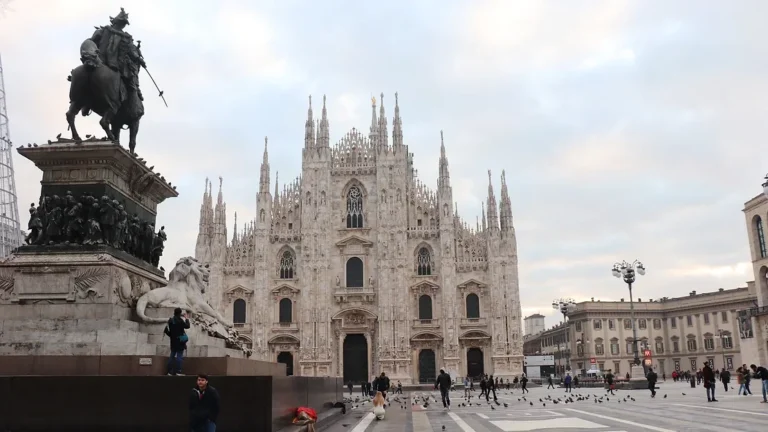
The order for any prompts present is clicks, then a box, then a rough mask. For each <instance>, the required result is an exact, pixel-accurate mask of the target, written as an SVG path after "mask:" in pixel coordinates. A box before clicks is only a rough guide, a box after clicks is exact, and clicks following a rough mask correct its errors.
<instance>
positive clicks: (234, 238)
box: [232, 212, 237, 244]
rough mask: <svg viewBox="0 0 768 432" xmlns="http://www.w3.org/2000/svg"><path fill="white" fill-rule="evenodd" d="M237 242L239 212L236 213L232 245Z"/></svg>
mask: <svg viewBox="0 0 768 432" xmlns="http://www.w3.org/2000/svg"><path fill="white" fill-rule="evenodd" d="M236 242H237V212H235V229H234V232H233V233H232V244H234V243H236Z"/></svg>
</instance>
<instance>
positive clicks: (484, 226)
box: [480, 201, 486, 231]
mask: <svg viewBox="0 0 768 432" xmlns="http://www.w3.org/2000/svg"><path fill="white" fill-rule="evenodd" d="M480 208H481V209H482V213H480V214H481V216H480V218H481V219H482V220H483V231H485V229H486V225H485V223H486V222H485V203H484V202H482V201H480Z"/></svg>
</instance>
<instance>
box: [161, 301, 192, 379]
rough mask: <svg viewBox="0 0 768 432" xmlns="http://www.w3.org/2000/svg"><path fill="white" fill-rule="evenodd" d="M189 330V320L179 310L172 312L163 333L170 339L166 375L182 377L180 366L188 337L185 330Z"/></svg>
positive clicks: (182, 362)
mask: <svg viewBox="0 0 768 432" xmlns="http://www.w3.org/2000/svg"><path fill="white" fill-rule="evenodd" d="M188 328H189V318H187V314H186V312H183V311H182V310H181V308H176V309H174V310H173V316H172V317H171V318H169V319H168V324H167V325H166V326H165V329H164V330H163V333H165V334H166V335H168V338H170V339H171V355H170V357H168V366H167V367H166V373H167V374H168V375H183V374H182V373H181V366H182V365H183V364H184V351H185V350H186V349H187V342H189V336H187V332H186V330H185V329H188Z"/></svg>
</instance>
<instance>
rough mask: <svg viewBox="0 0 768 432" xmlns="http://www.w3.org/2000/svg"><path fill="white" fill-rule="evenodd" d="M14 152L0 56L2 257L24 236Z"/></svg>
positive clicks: (14, 247)
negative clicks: (21, 224) (20, 218)
mask: <svg viewBox="0 0 768 432" xmlns="http://www.w3.org/2000/svg"><path fill="white" fill-rule="evenodd" d="M12 153H13V144H12V142H11V134H10V131H9V130H8V113H7V111H6V109H5V81H4V79H3V59H2V57H0V257H4V256H7V255H9V254H10V253H11V252H12V251H13V250H14V249H16V248H17V247H19V246H20V245H21V241H22V237H23V233H22V231H21V228H20V226H19V204H18V202H17V198H16V178H15V176H14V172H13V157H12Z"/></svg>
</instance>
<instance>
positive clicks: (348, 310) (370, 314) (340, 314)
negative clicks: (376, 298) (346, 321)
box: [331, 307, 379, 320]
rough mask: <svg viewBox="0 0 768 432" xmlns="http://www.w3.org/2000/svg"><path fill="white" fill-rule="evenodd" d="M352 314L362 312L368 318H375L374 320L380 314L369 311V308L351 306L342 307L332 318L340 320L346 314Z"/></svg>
mask: <svg viewBox="0 0 768 432" xmlns="http://www.w3.org/2000/svg"><path fill="white" fill-rule="evenodd" d="M350 314H361V315H364V316H365V317H366V318H368V319H374V320H375V319H378V318H379V316H378V315H376V314H375V313H373V312H371V311H369V310H368V309H363V308H357V307H351V308H346V309H342V310H340V311H338V312H336V314H334V315H333V316H332V317H331V319H332V320H340V319H342V318H344V316H345V315H350Z"/></svg>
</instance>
